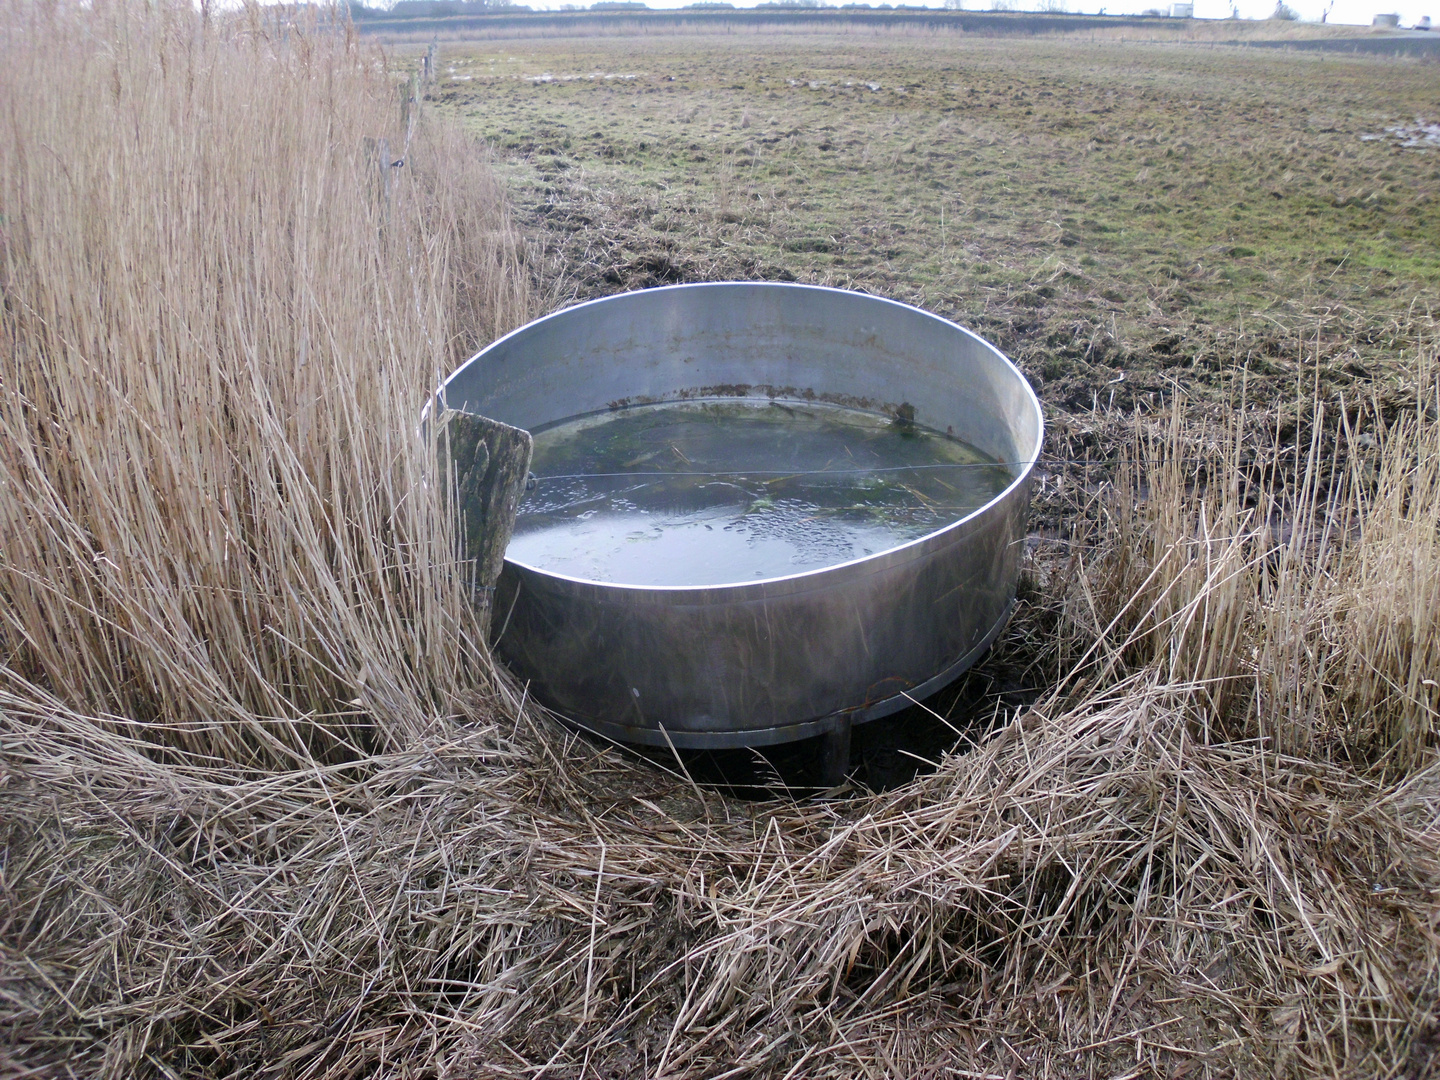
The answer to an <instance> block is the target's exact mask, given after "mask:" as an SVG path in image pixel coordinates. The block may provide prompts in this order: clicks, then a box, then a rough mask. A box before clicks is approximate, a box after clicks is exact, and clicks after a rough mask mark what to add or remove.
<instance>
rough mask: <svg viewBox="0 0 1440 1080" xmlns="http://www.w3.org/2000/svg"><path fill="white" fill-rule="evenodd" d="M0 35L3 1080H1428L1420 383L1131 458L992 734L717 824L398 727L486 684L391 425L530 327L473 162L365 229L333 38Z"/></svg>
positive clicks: (1439, 969)
mask: <svg viewBox="0 0 1440 1080" xmlns="http://www.w3.org/2000/svg"><path fill="white" fill-rule="evenodd" d="M0 10H3V23H0V26H3V35H4V36H3V47H0V60H3V63H0V85H3V86H4V88H5V95H4V97H3V99H0V100H3V101H4V102H5V103H6V104H5V115H4V117H3V120H0V214H3V215H4V218H3V224H4V233H3V244H4V250H3V274H4V277H3V289H4V292H3V297H4V304H5V308H4V312H5V314H4V318H5V323H4V331H5V337H4V353H3V360H0V363H3V368H0V447H3V450H0V455H3V456H0V470H3V471H0V485H3V487H0V491H3V499H0V527H3V532H0V597H3V601H4V604H3V609H0V620H3V623H0V625H3V630H0V634H3V637H0V645H3V650H4V651H3V654H0V838H3V839H0V843H3V849H0V850H3V861H0V1031H3V1032H4V1036H3V1038H4V1042H3V1043H0V1071H3V1070H6V1069H10V1068H11V1067H13V1070H14V1071H15V1072H17V1073H18V1074H21V1075H26V1074H28V1075H40V1076H52V1075H53V1076H67V1075H69V1076H101V1077H117V1078H118V1077H127V1078H128V1077H136V1076H143V1077H150V1076H154V1077H175V1076H185V1077H277V1078H280V1077H284V1078H292V1077H319V1076H326V1077H361V1076H364V1077H397V1078H398V1077H407V1078H410V1077H422V1076H423V1077H525V1078H527V1080H538V1078H540V1077H557V1076H564V1077H582V1076H611V1077H620V1076H624V1077H629V1076H646V1077H688V1076H712V1077H722V1076H723V1077H738V1076H747V1077H761V1076H773V1077H836V1078H838V1077H846V1078H848V1077H855V1076H866V1077H896V1078H898V1077H913V1076H960V1077H969V1078H991V1077H994V1078H999V1077H1008V1076H1017V1077H1018V1076H1057V1077H1078V1076H1112V1077H1122V1076H1123V1077H1141V1076H1177V1077H1178V1076H1191V1077H1200V1076H1234V1075H1251V1076H1345V1077H1357V1078H1358V1077H1375V1076H1425V1075H1428V1074H1431V1073H1433V1072H1434V1071H1435V1070H1437V1069H1440V1022H1437V1018H1436V989H1435V988H1436V986H1437V985H1440V935H1437V933H1436V927H1437V925H1440V902H1437V898H1440V854H1437V853H1440V827H1437V824H1436V822H1437V820H1440V767H1437V765H1436V764H1435V761H1434V748H1435V724H1434V722H1435V706H1436V699H1435V696H1434V689H1435V688H1434V681H1435V675H1434V672H1435V666H1434V665H1435V660H1436V649H1437V640H1440V634H1437V623H1436V616H1435V609H1436V605H1435V603H1434V601H1435V599H1436V596H1435V588H1436V581H1437V577H1440V567H1437V565H1436V544H1437V538H1436V532H1435V521H1436V519H1437V517H1440V512H1437V511H1440V491H1437V480H1436V470H1437V460H1440V410H1437V408H1436V406H1437V404H1440V399H1437V386H1436V379H1435V371H1436V368H1435V366H1434V365H1433V362H1432V361H1431V360H1428V359H1425V360H1422V362H1417V363H1413V364H1412V363H1407V364H1406V365H1404V367H1405V370H1406V371H1407V372H1408V376H1407V377H1408V378H1409V380H1410V382H1409V385H1408V388H1405V392H1406V393H1407V394H1408V397H1409V400H1410V401H1411V405H1410V406H1408V407H1407V410H1406V411H1404V412H1403V413H1402V414H1398V415H1397V414H1395V413H1394V412H1392V411H1389V410H1388V407H1384V406H1382V404H1381V403H1379V402H1376V403H1371V404H1370V405H1367V406H1366V408H1365V409H1356V408H1355V407H1354V406H1353V405H1352V404H1349V403H1332V404H1329V405H1326V406H1325V409H1330V410H1331V412H1335V411H1337V410H1338V411H1341V412H1343V413H1344V416H1345V417H1346V421H1345V423H1343V424H1342V423H1339V422H1338V421H1337V420H1332V419H1330V414H1329V413H1327V412H1326V411H1325V409H1322V408H1321V407H1320V405H1321V404H1322V403H1315V402H1310V403H1308V404H1307V405H1306V409H1307V410H1308V412H1307V416H1308V420H1307V423H1306V424H1304V425H1301V426H1300V428H1299V429H1298V430H1300V431H1301V434H1300V435H1299V436H1290V437H1288V438H1285V439H1282V438H1279V437H1278V435H1275V434H1274V432H1272V433H1271V436H1270V437H1269V438H1268V439H1261V438H1259V435H1260V434H1261V433H1262V432H1263V431H1264V430H1269V429H1267V428H1265V425H1257V424H1255V423H1254V422H1253V421H1251V420H1249V419H1247V417H1248V410H1247V409H1244V408H1237V409H1236V410H1235V415H1234V416H1232V417H1231V418H1228V419H1222V420H1221V421H1219V422H1216V423H1208V424H1207V423H1206V422H1205V418H1204V417H1202V416H1197V415H1195V414H1194V413H1193V412H1191V411H1189V410H1185V409H1181V408H1177V409H1176V410H1175V411H1173V412H1170V413H1167V414H1164V415H1162V416H1160V417H1156V418H1150V419H1148V420H1147V418H1143V417H1142V418H1141V421H1140V423H1141V427H1140V430H1141V434H1140V435H1139V436H1138V437H1137V439H1136V441H1135V443H1134V447H1133V449H1126V450H1123V453H1122V456H1124V457H1126V458H1129V459H1133V460H1134V461H1136V462H1137V464H1136V465H1134V466H1133V467H1131V469H1130V471H1129V472H1128V473H1122V474H1121V476H1120V477H1119V480H1118V482H1117V483H1116V484H1115V485H1114V486H1111V487H1108V488H1106V489H1105V490H1103V491H1101V492H1099V493H1098V494H1096V495H1095V496H1094V498H1092V499H1091V501H1090V504H1089V505H1088V506H1086V507H1083V508H1082V507H1077V516H1078V511H1079V510H1081V509H1084V510H1086V511H1087V512H1089V513H1090V514H1091V516H1092V518H1093V522H1094V527H1093V530H1092V532H1091V533H1090V534H1089V535H1088V536H1087V537H1086V538H1085V543H1083V544H1081V545H1080V546H1079V547H1078V548H1077V549H1076V550H1075V552H1074V553H1073V554H1072V555H1071V556H1069V557H1067V558H1066V559H1064V560H1060V561H1058V562H1056V563H1054V564H1052V563H1050V562H1048V561H1047V560H1045V559H1041V560H1039V561H1037V562H1036V563H1035V564H1034V565H1032V567H1031V573H1032V575H1033V577H1034V578H1035V580H1036V583H1037V584H1036V585H1035V586H1034V587H1032V588H1031V589H1029V590H1028V591H1027V596H1028V600H1027V602H1026V604H1025V605H1023V606H1022V609H1021V612H1020V615H1019V617H1018V618H1017V621H1016V623H1015V624H1014V626H1013V627H1012V628H1011V630H1010V631H1009V632H1008V634H1007V635H1006V637H1005V638H1004V639H1003V641H1002V642H1001V644H1000V646H999V647H1000V648H1001V649H1002V651H1008V652H1009V653H1010V654H1011V656H1012V658H1013V657H1015V656H1019V657H1021V658H1022V659H1024V658H1030V659H1032V660H1033V661H1034V664H1033V670H1041V669H1047V666H1048V670H1050V671H1051V672H1052V673H1053V677H1052V678H1051V681H1050V686H1049V688H1048V689H1047V691H1046V692H1044V693H1042V694H1041V696H1040V697H1039V699H1038V700H1037V701H1036V703H1035V705H1034V706H1033V707H1032V708H1030V709H1028V710H1025V711H1023V712H1021V713H1020V714H1018V715H1014V716H1002V717H1001V718H1000V719H999V722H998V723H996V724H995V725H994V726H993V728H992V729H990V730H983V729H976V730H973V731H971V732H970V733H969V735H970V740H969V741H967V742H966V743H964V744H962V746H961V747H960V752H957V753H956V754H954V755H952V756H950V757H948V758H946V759H945V760H944V761H943V762H941V763H939V768H938V769H937V770H936V771H935V772H934V773H933V774H932V775H930V776H927V777H923V778H921V779H919V780H917V781H915V782H914V783H912V784H909V785H906V786H905V787H903V788H900V789H898V790H896V791H893V792H889V793H885V794H878V795H866V794H863V793H862V794H858V795H857V796H856V797H855V798H853V799H849V800H833V801H795V800H789V799H779V798H777V799H775V800H773V801H770V802H766V803H745V802H739V801H736V800H733V799H729V798H726V797H725V796H724V795H723V794H721V793H720V792H716V791H706V790H702V789H700V788H697V787H696V786H695V785H693V784H692V783H690V781H689V779H688V778H687V777H685V776H683V775H682V776H676V775H669V774H667V773H665V772H663V771H661V770H658V769H656V768H654V767H653V766H651V765H649V764H646V763H642V762H638V761H636V760H634V759H631V758H627V757H624V756H622V755H620V754H618V753H616V752H613V751H610V750H606V749H604V748H602V747H597V746H595V745H592V744H590V743H587V742H585V741H583V740H579V739H577V738H575V737H573V736H569V735H566V734H565V733H564V732H563V730H562V729H560V728H559V727H558V726H556V725H555V724H553V723H552V722H551V721H550V720H549V719H548V718H546V717H544V716H542V715H540V714H539V713H538V712H537V711H536V710H535V709H534V708H533V707H532V706H529V705H526V704H524V703H523V702H522V701H519V700H515V699H513V698H511V697H508V696H507V694H508V693H509V691H508V690H507V689H506V687H505V685H504V684H503V683H499V684H497V685H496V687H495V696H494V697H493V698H492V700H491V701H490V702H489V703H488V707H486V708H478V709H472V710H471V715H470V717H469V719H470V722H469V723H468V724H466V725H464V726H459V725H452V724H446V723H443V722H439V721H440V718H443V717H444V716H445V715H447V714H448V713H450V712H451V711H453V710H455V709H456V708H458V707H459V705H460V704H462V703H464V701H465V700H466V699H467V695H471V694H473V693H474V692H475V691H476V690H477V689H478V690H484V689H485V688H486V671H485V668H484V661H483V657H482V655H481V653H480V649H479V647H478V645H477V643H476V641H475V637H474V630H473V626H472V624H471V622H470V619H471V616H470V614H469V612H468V609H467V607H466V605H465V602H464V573H463V568H459V567H456V566H455V565H454V564H453V562H452V559H453V556H452V554H451V552H452V551H453V548H452V546H451V542H450V541H451V537H450V536H449V533H448V529H449V525H448V523H447V521H448V518H447V515H446V514H445V512H444V508H443V506H442V505H441V500H440V498H439V493H438V492H437V490H436V488H435V487H434V486H433V485H430V484H428V483H427V481H428V480H429V479H430V476H429V471H428V470H429V468H430V467H431V461H432V457H431V454H430V451H429V450H428V449H427V448H425V447H424V446H421V445H418V444H417V443H416V441H415V436H414V432H415V419H416V410H417V408H418V405H419V404H420V402H421V401H423V399H424V397H425V395H426V393H427V392H428V390H429V389H430V387H431V386H432V385H433V379H434V377H435V376H436V375H437V374H438V373H439V372H441V371H443V370H445V368H446V367H447V366H448V364H449V363H450V361H451V359H452V358H453V356H454V355H455V354H456V352H457V350H459V351H463V348H462V344H463V343H465V342H467V341H468V340H469V339H470V338H471V337H472V336H473V337H484V336H487V335H488V334H490V333H491V332H493V331H494V330H497V329H499V328H501V327H503V326H504V325H506V324H507V323H508V322H510V321H513V320H514V319H517V318H519V317H521V315H522V314H523V313H524V312H525V309H526V307H527V300H526V287H525V285H524V275H523V272H522V270H521V268H520V267H518V266H517V260H518V254H517V251H518V249H517V247H516V242H515V241H514V239H513V236H512V234H511V233H510V232H509V231H508V229H507V227H506V225H505V219H504V214H503V207H502V205H501V201H500V199H499V197H498V195H497V193H496V191H495V189H494V188H493V186H492V185H491V181H490V180H489V177H488V174H487V173H486V171H485V170H484V167H483V163H482V162H480V161H479V160H478V158H477V156H476V151H475V150H474V148H473V147H472V146H470V145H469V144H468V143H466V142H464V140H462V139H459V137H458V136H456V135H455V134H454V133H453V132H450V133H447V132H446V131H445V130H444V129H442V128H439V127H431V126H428V123H429V122H428V121H427V122H426V123H424V124H422V125H421V126H420V127H418V128H417V130H416V133H415V135H414V136H413V138H412V140H411V142H410V144H409V147H408V150H407V151H406V164H405V166H404V167H403V168H400V169H393V170H387V174H388V175H390V176H391V177H392V181H391V182H393V187H394V195H393V201H392V200H391V199H386V200H383V201H382V200H381V198H380V196H379V194H378V189H380V188H382V187H384V186H385V185H384V184H382V183H381V181H380V180H379V177H380V175H381V172H380V168H379V165H378V164H377V163H375V162H374V161H373V160H372V159H371V158H370V157H369V156H368V152H367V150H366V147H367V145H373V144H372V143H367V140H377V139H380V138H385V139H387V140H389V142H390V145H391V146H396V145H402V146H403V145H404V133H403V132H401V131H400V130H399V129H398V116H397V113H398V110H397V109H396V107H395V98H394V93H393V90H392V88H391V86H390V84H389V83H388V82H387V78H386V76H385V73H384V71H383V69H382V68H381V67H380V66H379V65H378V64H377V63H376V60H375V58H374V57H373V56H371V55H370V54H368V53H366V52H364V51H362V50H359V49H358V48H357V47H356V46H355V45H354V43H353V42H352V41H350V40H348V39H347V38H346V37H345V36H344V33H343V28H341V29H340V30H338V31H335V32H330V31H325V32H321V31H320V30H319V29H312V30H304V29H303V28H298V29H297V28H295V27H287V26H284V25H281V24H278V23H274V22H267V21H266V20H265V19H264V18H262V17H261V15H260V13H258V12H255V11H251V12H247V13H245V15H244V16H243V17H241V18H238V19H236V20H235V21H233V22H225V23H211V24H209V25H207V24H205V23H204V22H203V21H201V20H200V19H199V18H197V17H196V16H194V15H193V14H192V13H190V12H189V11H187V10H182V9H179V8H172V9H167V8H163V7H156V6H153V5H152V6H147V7H139V6H136V7H125V6H123V5H122V6H119V7H113V6H104V5H95V6H91V7H78V6H77V7H66V6H57V7H49V8H43V9H42V8H37V7H31V6H22V5H19V4H9V5H7V6H5V7H4V8H3V9H0ZM1357 418H1360V419H1357ZM1276 430H1277V431H1278V430H1284V429H1283V428H1278V429H1276ZM1337 433H1338V434H1337ZM1337 440H1338V441H1337ZM1337 447H1338V448H1339V452H1338V453H1337ZM1042 630H1043V634H1042ZM27 1070H28V1073H27Z"/></svg>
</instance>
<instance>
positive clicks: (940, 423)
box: [442, 283, 1043, 747]
mask: <svg viewBox="0 0 1440 1080" xmlns="http://www.w3.org/2000/svg"><path fill="white" fill-rule="evenodd" d="M442 393H443V395H444V401H445V403H446V404H447V405H448V406H449V407H450V408H463V409H465V410H466V411H473V412H479V413H482V414H484V415H487V416H490V417H492V418H494V419H497V420H501V421H503V422H505V423H509V424H514V425H516V426H521V427H528V428H531V429H534V428H537V427H541V426H544V425H546V424H551V423H555V422H558V421H561V420H565V419H568V418H571V417H574V416H579V415H585V414H587V413H594V412H598V411H601V410H604V409H614V408H621V407H624V406H626V405H631V404H640V403H646V402H654V401H674V400H685V399H691V398H697V397H714V396H725V397H752V398H760V399H781V400H801V401H804V400H825V401H830V402H835V403H838V404H844V405H851V406H855V407H860V408H868V409H872V410H875V411H887V412H890V413H892V414H901V413H908V412H909V410H911V409H913V418H914V420H915V421H916V422H917V423H920V424H924V425H926V426H928V427H932V428H936V429H938V430H941V431H945V430H947V429H948V430H950V431H952V432H954V433H955V434H956V435H957V436H958V437H960V438H963V439H965V440H966V441H967V442H970V443H972V444H974V445H977V446H978V447H980V449H982V450H984V451H985V452H987V453H989V454H990V455H992V456H994V457H996V458H997V459H999V460H1002V461H1006V462H1012V463H1014V464H1013V465H1012V466H1011V471H1012V474H1013V476H1014V479H1013V481H1012V483H1011V484H1010V486H1009V487H1008V488H1006V489H1005V491H1004V492H1002V493H1001V494H1000V495H999V496H997V497H996V498H995V499H994V500H992V501H991V502H990V503H989V504H987V505H986V506H984V507H982V508H981V509H979V510H977V511H976V512H974V513H972V514H971V515H969V516H968V517H967V518H965V519H963V520H961V521H959V522H957V523H955V524H952V525H950V526H948V527H946V528H944V529H941V530H939V531H938V532H935V533H932V534H930V535H929V536H926V537H923V538H921V539H919V540H915V541H912V542H910V543H908V544H905V545H902V546H900V547H897V548H893V549H891V550H889V551H885V552H881V553H878V554H876V555H872V556H868V557H866V558H863V559H857V560H854V561H852V562H848V563H842V564H839V565H837V566H833V567H826V568H823V569H820V570H815V571H811V572H808V573H804V574H797V575H792V576H789V577H780V578H771V579H767V580H763V581H754V582H743V583H735V584H725V585H716V586H675V587H643V586H626V585H614V584H607V583H602V582H595V581H586V580H581V579H576V578H569V577H564V576H561V575H557V574H550V573H547V572H545V571H544V570H542V569H539V568H536V567H531V566H526V565H523V564H520V563H517V562H514V561H513V560H507V562H506V565H505V569H504V571H503V573H502V575H501V579H500V585H499V591H498V594H497V596H496V603H495V609H494V610H495V617H496V624H497V630H499V631H500V636H499V638H498V640H497V642H496V648H497V651H498V652H499V654H500V655H501V656H502V657H503V658H504V659H505V661H506V662H507V663H508V664H509V665H510V666H511V668H512V669H513V670H514V671H515V673H516V674H517V675H519V676H520V677H521V678H522V679H525V680H527V681H528V682H529V684H530V687H531V693H532V694H534V696H535V697H536V698H537V699H538V700H540V701H541V702H543V703H544V704H546V705H548V706H550V707H551V708H553V709H555V710H556V711H557V712H559V713H560V714H561V715H563V716H566V717H568V718H569V719H571V720H572V721H574V722H576V723H577V724H579V725H581V726H583V727H587V728H591V729H593V730H596V731H599V732H601V733H602V734H605V735H608V736H610V737H612V738H616V739H619V740H621V741H626V742H635V743H646V744H651V745H660V746H663V745H666V744H667V743H670V744H673V745H675V746H676V747H722V746H737V745H740V746H743V745H765V744H768V743H775V742H783V741H787V740H789V739H794V738H803V737H805V736H807V735H810V734H816V733H819V732H823V731H826V730H831V729H832V728H834V727H835V726H836V725H838V724H842V723H845V722H863V721H864V720H867V719H873V718H875V717H877V716H881V715H885V713H887V712H890V711H894V710H895V709H896V708H900V707H903V705H905V704H908V699H907V698H906V697H905V696H904V693H909V694H911V695H912V696H913V695H916V694H923V693H927V692H930V691H931V690H933V689H938V687H939V686H940V685H943V684H944V682H947V681H949V680H950V679H953V678H955V677H956V676H958V675H959V674H960V673H961V672H963V671H964V670H965V669H966V668H967V667H968V666H969V665H970V664H971V663H973V662H974V660H976V659H978V657H979V655H980V654H981V653H982V652H983V651H984V648H985V647H986V646H987V645H988V644H989V641H990V640H992V639H993V637H994V636H995V635H996V634H997V633H998V632H999V630H1000V629H1001V628H1002V627H1003V625H1004V620H1005V618H1006V616H1007V614H1008V611H1009V608H1010V606H1011V603H1012V601H1013V597H1014V590H1015V582H1016V579H1017V576H1018V572H1019V562H1020V555H1021V552H1022V549H1023V544H1024V537H1025V517H1026V512H1027V510H1028V506H1029V487H1030V473H1031V466H1032V463H1033V461H1034V459H1035V458H1036V456H1037V455H1038V453H1039V447H1040V441H1041V438H1042V434H1043V425H1042V420H1041V416H1040V408H1039V403H1038V401H1037V399H1036V398H1035V395H1034V393H1033V391H1031V389H1030V387H1029V385H1028V384H1027V383H1026V382H1025V380H1024V378H1023V376H1021V375H1020V373H1019V372H1018V371H1017V370H1016V369H1015V368H1014V366H1013V365H1012V364H1010V362H1009V361H1008V360H1007V359H1006V358H1005V357H1004V356H1003V355H1002V354H1001V353H1000V352H999V351H998V350H996V349H995V348H994V347H993V346H991V345H989V344H988V343H987V342H985V341H983V340H982V339H980V338H978V337H977V336H975V335H974V334H972V333H970V332H969V331H966V330H964V329H963V328H961V327H959V326H956V325H955V324H953V323H950V322H948V321H946V320H944V319H941V318H939V317H937V316H934V315H931V314H928V313H926V312H923V311H920V310H919V309H916V308H912V307H909V306H907V305H904V304H898V303H895V302H893V301H888V300H883V299H879V298H876V297H871V296H865V295H862V294H856V293H847V292H842V291H839V290H834V289H824V288H817V287H813V286H797V285H765V284H750V283H736V284H718V285H691V286H672V287H669V288H664V289H653V290H647V291H645V292H641V293H628V294H624V295H621V296H616V297H610V298H607V299H605V300H600V301H592V302H591V303H588V304H582V305H580V306H578V307H575V308H570V309H567V310H566V311H562V312H558V313H556V314H555V315H552V316H549V317H547V318H545V319H542V320H539V321H537V322H536V323H532V324H531V325H530V326H528V327H524V328H522V329H521V330H519V331H516V332H515V333H514V334H511V335H509V336H508V337H506V338H502V339H501V340H500V341H498V342H496V343H495V344H494V345H492V346H490V347H489V348H488V349H486V350H485V351H483V352H482V353H480V354H479V355H477V356H476V357H475V358H474V359H472V360H471V361H470V362H469V363H468V364H466V365H465V366H464V367H462V368H461V369H460V370H458V371H457V372H456V373H455V375H453V376H452V377H451V378H450V379H449V380H448V381H447V383H446V385H445V387H444V389H443V391H442ZM907 406H908V408H907ZM902 692H903V693H902Z"/></svg>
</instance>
